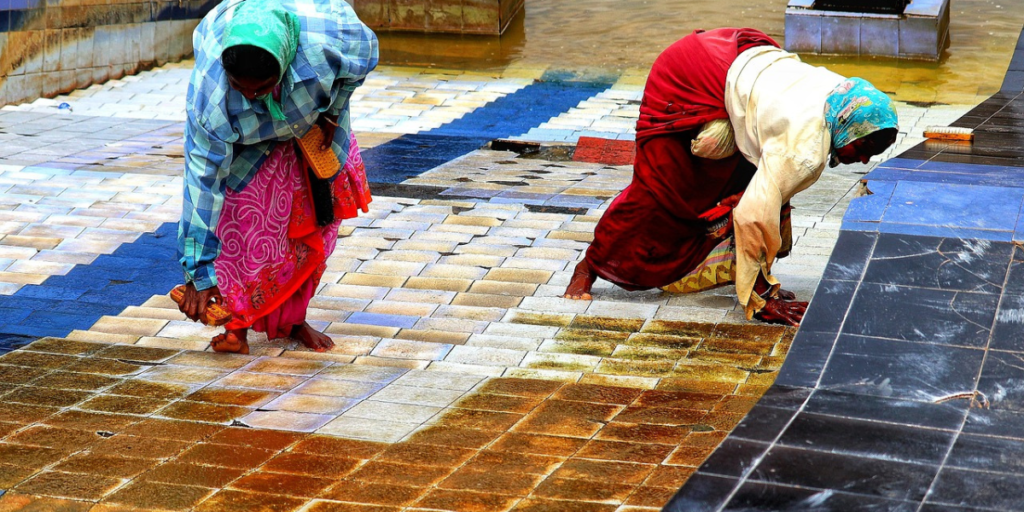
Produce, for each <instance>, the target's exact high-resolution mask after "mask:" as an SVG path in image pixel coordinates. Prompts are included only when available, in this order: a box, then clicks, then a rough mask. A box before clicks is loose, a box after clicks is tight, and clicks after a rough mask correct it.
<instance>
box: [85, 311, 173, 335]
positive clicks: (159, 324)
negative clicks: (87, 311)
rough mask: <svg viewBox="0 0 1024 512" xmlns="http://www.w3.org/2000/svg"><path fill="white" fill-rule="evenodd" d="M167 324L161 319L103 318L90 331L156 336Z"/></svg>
mask: <svg viewBox="0 0 1024 512" xmlns="http://www.w3.org/2000/svg"><path fill="white" fill-rule="evenodd" d="M167 323H168V322H167V320H159V319H148V318H120V317H116V316H103V317H100V319H99V320H98V321H97V322H96V323H95V324H93V326H92V327H91V328H90V329H89V330H91V331H96V332H104V333H108V334H129V335H134V336H156V334H157V333H159V332H160V331H161V330H162V329H163V328H164V326H166V325H167Z"/></svg>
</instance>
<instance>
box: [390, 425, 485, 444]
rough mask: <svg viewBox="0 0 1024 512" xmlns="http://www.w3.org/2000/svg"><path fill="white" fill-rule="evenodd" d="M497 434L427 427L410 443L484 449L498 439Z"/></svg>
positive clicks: (459, 428)
mask: <svg viewBox="0 0 1024 512" xmlns="http://www.w3.org/2000/svg"><path fill="white" fill-rule="evenodd" d="M498 435H499V433H497V432H493V431H491V432H488V431H483V430H475V429H471V428H461V427H437V426H434V427H427V428H425V429H423V430H420V431H419V432H416V433H415V434H413V435H412V436H411V437H409V439H408V441H409V442H410V443H419V444H432V445H438V446H455V447H458V448H482V447H484V446H485V445H487V444H489V443H490V442H491V441H494V440H495V439H496V438H497V437H498Z"/></svg>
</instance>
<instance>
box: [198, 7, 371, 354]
mask: <svg viewBox="0 0 1024 512" xmlns="http://www.w3.org/2000/svg"><path fill="white" fill-rule="evenodd" d="M193 43H194V46H195V54H196V64H195V69H194V70H193V73H192V78H191V81H190V84H189V90H188V98H187V110H186V111H187V114H188V119H187V123H186V125H185V160H186V169H185V187H184V204H183V209H182V218H181V225H180V227H179V231H178V249H179V260H180V262H181V265H182V269H183V271H184V273H185V281H186V285H185V290H184V293H183V298H182V300H181V302H180V309H181V311H182V312H184V313H185V314H186V316H188V317H189V318H191V319H192V320H203V319H206V318H208V317H207V309H208V306H210V305H211V304H212V303H217V304H219V305H220V306H221V307H222V308H224V309H227V310H228V311H229V312H230V313H231V320H230V321H229V322H228V323H227V324H226V325H225V332H224V333H223V334H220V335H218V336H216V337H215V338H214V339H213V342H212V348H213V349H214V350H216V351H218V352H240V353H248V352H249V346H248V344H247V342H246V338H247V336H248V333H249V330H250V329H251V330H255V331H258V332H265V333H267V336H268V337H270V338H272V339H273V338H280V337H291V338H294V339H296V340H299V341H301V342H302V343H303V344H304V345H305V346H307V347H309V348H311V349H313V350H317V351H323V350H328V349H330V348H331V347H333V346H334V342H333V341H332V340H331V338H330V337H329V336H327V335H325V334H323V333H321V332H319V331H317V330H316V329H314V328H313V327H312V326H310V325H309V323H308V322H306V309H307V307H308V305H309V301H310V299H311V298H312V297H313V295H314V293H315V292H316V290H317V287H318V285H319V284H320V279H321V277H322V276H323V273H324V270H325V269H326V266H327V263H326V262H327V258H328V257H329V256H330V254H331V252H332V251H334V246H335V243H336V242H337V238H338V227H339V224H340V223H341V221H342V220H343V219H347V218H352V217H355V216H356V215H357V212H358V211H359V210H362V211H363V212H365V211H367V205H368V204H369V202H370V190H369V188H368V187H367V182H366V171H365V169H364V168H363V162H362V159H361V158H360V156H359V148H358V146H357V145H356V140H355V137H354V136H353V135H352V134H351V129H350V123H349V98H350V97H351V95H352V91H354V90H355V89H356V87H358V86H359V85H360V84H362V82H363V80H364V79H365V78H366V75H367V74H368V73H369V72H370V71H371V70H372V69H373V68H374V67H375V66H376V64H377V39H376V37H375V36H374V34H373V32H372V31H370V29H368V28H367V27H366V26H365V25H363V24H362V23H361V22H360V21H359V19H358V18H357V17H356V15H355V13H354V12H353V11H352V8H351V7H350V6H349V5H348V3H346V2H345V0H244V1H240V0H227V1H225V2H222V3H221V4H219V5H217V6H216V7H215V8H214V9H213V11H211V12H210V14H209V15H207V16H206V17H205V18H204V19H203V21H202V22H201V23H200V24H199V27H198V28H197V29H196V31H195V35H194V41H193ZM313 128H318V129H319V130H320V131H321V132H322V133H323V138H322V140H320V139H318V143H319V144H320V145H321V150H327V148H328V147H330V149H331V150H332V151H333V153H334V154H335V155H337V157H338V160H339V161H340V162H344V165H343V166H342V169H341V170H340V171H339V172H338V173H337V174H335V175H334V176H330V177H326V178H320V177H318V176H317V175H316V174H314V173H313V172H312V171H311V170H310V169H309V166H308V165H307V164H306V162H305V161H304V159H303V157H302V155H301V153H300V151H299V150H298V149H297V147H296V144H297V143H296V140H297V139H298V138H301V137H303V136H304V135H306V133H307V132H309V131H310V129H313Z"/></svg>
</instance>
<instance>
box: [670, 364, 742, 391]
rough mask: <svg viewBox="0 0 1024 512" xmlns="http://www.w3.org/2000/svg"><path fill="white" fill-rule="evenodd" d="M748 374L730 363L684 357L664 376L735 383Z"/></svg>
mask: <svg viewBox="0 0 1024 512" xmlns="http://www.w3.org/2000/svg"><path fill="white" fill-rule="evenodd" d="M749 376H750V373H749V372H747V371H744V370H740V369H739V368H736V366H735V365H732V364H719V363H707V364H704V363H701V362H699V361H692V360H690V359H685V360H683V361H682V362H680V363H679V365H677V366H676V367H675V368H674V369H673V370H672V373H671V375H669V377H666V378H671V377H682V378H684V379H690V380H699V381H707V382H724V383H728V384H733V385H736V384H737V383H740V382H743V381H745V380H747V377H749ZM701 391H707V389H702V390H701Z"/></svg>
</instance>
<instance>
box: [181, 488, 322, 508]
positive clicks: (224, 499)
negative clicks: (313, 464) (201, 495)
mask: <svg viewBox="0 0 1024 512" xmlns="http://www.w3.org/2000/svg"><path fill="white" fill-rule="evenodd" d="M305 503H306V500H305V499H299V498H290V497H288V496H280V495H277V494H262V493H256V492H252V491H233V490H230V489H225V490H222V491H219V492H218V493H217V494H214V495H213V496H212V497H211V498H210V499H208V500H206V501H204V502H202V503H200V504H199V506H198V507H196V508H195V510H196V512H292V511H293V510H298V509H299V507H301V506H302V505H304V504H305Z"/></svg>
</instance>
